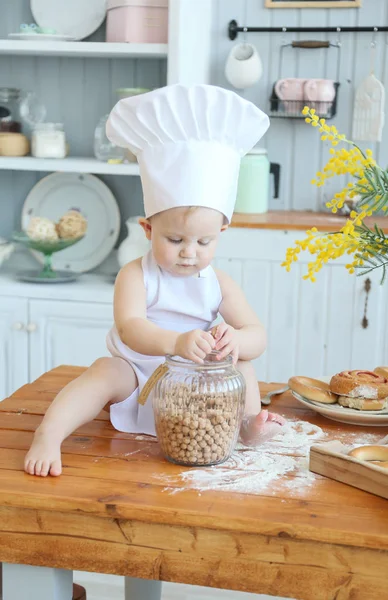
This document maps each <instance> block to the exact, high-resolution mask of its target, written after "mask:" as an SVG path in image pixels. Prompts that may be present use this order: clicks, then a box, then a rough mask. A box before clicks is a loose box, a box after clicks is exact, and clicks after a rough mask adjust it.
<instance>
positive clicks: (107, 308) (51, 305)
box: [29, 300, 113, 381]
mask: <svg viewBox="0 0 388 600" xmlns="http://www.w3.org/2000/svg"><path fill="white" fill-rule="evenodd" d="M29 317H30V318H29V328H30V332H29V357H30V369H29V375H30V380H31V381H32V380H34V379H36V378H37V377H39V376H40V375H42V373H45V372H46V371H48V370H50V369H53V368H54V367H57V366H58V365H63V364H67V365H77V366H83V367H84V366H85V367H87V366H89V365H90V364H91V363H92V362H93V361H94V360H96V358H98V357H100V356H108V354H109V353H108V351H107V349H106V344H105V337H106V334H107V333H108V331H109V329H110V327H111V326H112V323H113V310H112V306H111V305H109V304H94V303H91V302H70V301H60V300H30V302H29Z"/></svg>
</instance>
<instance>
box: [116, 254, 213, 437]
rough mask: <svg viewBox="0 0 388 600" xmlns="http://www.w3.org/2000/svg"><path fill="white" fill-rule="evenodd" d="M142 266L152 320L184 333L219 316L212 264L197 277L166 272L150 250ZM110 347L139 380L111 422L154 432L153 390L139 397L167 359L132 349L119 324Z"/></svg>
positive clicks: (205, 327)
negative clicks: (144, 399)
mask: <svg viewBox="0 0 388 600" xmlns="http://www.w3.org/2000/svg"><path fill="white" fill-rule="evenodd" d="M142 268H143V274H144V284H145V288H146V291H147V319H148V320H149V321H151V322H152V323H155V325H158V326H159V327H161V328H163V329H169V330H170V331H179V332H181V333H184V332H186V331H191V330H192V329H202V330H203V331H207V330H208V329H210V328H211V326H212V325H213V322H214V321H215V319H216V318H217V315H218V310H219V307H220V304H221V300H222V296H221V289H220V285H219V283H218V279H217V275H216V274H215V271H214V269H213V268H212V267H211V266H210V265H209V266H208V267H206V269H204V270H203V271H201V272H200V273H198V274H197V275H195V276H191V277H176V276H174V275H171V274H170V273H168V272H166V271H163V270H162V269H161V268H160V267H159V266H158V265H157V263H156V262H155V259H154V256H153V254H152V251H150V252H148V254H146V255H145V256H144V257H143V259H142ZM107 346H108V350H109V352H110V353H111V354H112V356H118V357H120V358H123V359H125V360H126V361H128V362H129V364H130V365H131V366H132V367H133V369H134V371H135V373H136V375H137V380H138V382H139V386H138V388H137V389H136V390H135V391H134V392H133V394H131V396H129V398H127V399H126V400H123V401H122V402H118V403H116V404H112V405H111V407H110V420H111V422H112V425H113V426H114V427H115V428H116V429H118V430H119V431H126V432H128V433H145V434H149V435H155V434H156V433H155V423H154V415H153V409H152V392H151V394H150V396H149V397H148V399H147V402H146V403H145V405H144V406H142V405H140V404H139V403H138V401H137V399H138V396H139V393H140V392H141V390H142V388H143V387H144V384H145V383H146V381H147V380H148V379H149V377H150V376H151V375H152V373H153V372H154V371H155V369H156V368H157V367H158V366H159V365H160V364H161V363H162V362H164V360H165V358H164V356H147V355H145V354H139V353H138V352H135V351H134V350H131V348H129V347H128V346H126V345H125V344H124V343H123V342H122V341H121V339H120V337H119V335H118V333H117V329H116V327H113V328H112V329H111V330H110V332H109V333H108V335H107Z"/></svg>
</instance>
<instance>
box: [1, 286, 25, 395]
mask: <svg viewBox="0 0 388 600" xmlns="http://www.w3.org/2000/svg"><path fill="white" fill-rule="evenodd" d="M27 317H28V301H27V300H25V299H24V298H11V297H4V298H2V297H0V400H2V399H3V398H6V397H7V396H9V395H10V394H12V392H14V391H15V390H16V389H17V388H19V387H20V386H22V385H24V384H25V383H27V382H28V334H27V331H26V329H25V325H26V323H27Z"/></svg>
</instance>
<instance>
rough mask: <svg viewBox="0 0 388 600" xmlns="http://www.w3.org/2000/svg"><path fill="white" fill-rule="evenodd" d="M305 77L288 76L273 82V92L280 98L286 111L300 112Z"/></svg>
mask: <svg viewBox="0 0 388 600" xmlns="http://www.w3.org/2000/svg"><path fill="white" fill-rule="evenodd" d="M305 82H306V80H305V79H299V78H297V77H288V78H287V79H279V80H278V81H277V82H276V83H275V93H276V95H277V97H278V98H279V99H280V100H282V104H283V108H284V110H285V111H286V112H287V113H295V114H297V113H300V111H301V110H302V109H303V103H304V93H305V92H304V86H305Z"/></svg>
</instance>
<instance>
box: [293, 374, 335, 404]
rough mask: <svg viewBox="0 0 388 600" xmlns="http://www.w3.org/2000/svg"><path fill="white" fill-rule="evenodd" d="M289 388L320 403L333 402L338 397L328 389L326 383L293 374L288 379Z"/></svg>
mask: <svg viewBox="0 0 388 600" xmlns="http://www.w3.org/2000/svg"><path fill="white" fill-rule="evenodd" d="M288 386H289V388H290V390H292V391H293V392H296V393H297V394H299V395H300V396H303V398H306V399H307V400H312V401H313V402H319V403H321V404H335V403H336V402H337V399H338V397H337V396H336V395H335V394H333V393H332V392H331V391H330V387H329V384H328V383H325V382H324V381H320V380H319V379H312V378H311V377H302V376H295V377H291V378H290V379H289V380H288Z"/></svg>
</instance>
